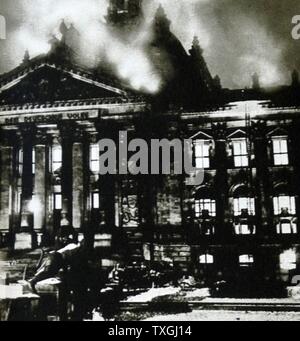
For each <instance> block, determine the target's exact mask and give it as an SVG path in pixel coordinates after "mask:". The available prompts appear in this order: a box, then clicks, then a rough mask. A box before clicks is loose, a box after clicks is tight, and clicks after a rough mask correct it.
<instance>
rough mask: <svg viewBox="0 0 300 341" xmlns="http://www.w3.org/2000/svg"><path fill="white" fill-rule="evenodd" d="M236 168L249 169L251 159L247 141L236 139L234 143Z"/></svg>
mask: <svg viewBox="0 0 300 341" xmlns="http://www.w3.org/2000/svg"><path fill="white" fill-rule="evenodd" d="M232 145H233V155H234V166H235V167H248V166H249V158H248V152H247V139H245V138H242V139H235V140H233V141H232Z"/></svg>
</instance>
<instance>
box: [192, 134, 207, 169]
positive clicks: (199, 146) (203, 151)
mask: <svg viewBox="0 0 300 341" xmlns="http://www.w3.org/2000/svg"><path fill="white" fill-rule="evenodd" d="M194 148H195V163H196V168H198V169H208V168H209V167H210V141H206V140H196V141H195V142H194Z"/></svg>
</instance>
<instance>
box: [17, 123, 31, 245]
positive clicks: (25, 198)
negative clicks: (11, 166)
mask: <svg viewBox="0 0 300 341" xmlns="http://www.w3.org/2000/svg"><path fill="white" fill-rule="evenodd" d="M21 133H22V148H23V174H22V200H21V223H20V230H19V231H18V232H17V233H16V234H15V246H14V247H15V249H16V250H24V249H31V248H32V246H33V243H32V238H33V214H32V213H33V212H32V207H31V203H32V191H33V174H32V147H33V141H34V137H35V129H34V128H33V127H32V126H24V127H22V131H21Z"/></svg>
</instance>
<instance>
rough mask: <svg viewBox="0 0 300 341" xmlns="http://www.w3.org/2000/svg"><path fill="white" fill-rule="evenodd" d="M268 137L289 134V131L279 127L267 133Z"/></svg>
mask: <svg viewBox="0 0 300 341" xmlns="http://www.w3.org/2000/svg"><path fill="white" fill-rule="evenodd" d="M267 136H268V137H278V136H288V132H287V131H286V130H284V129H282V128H281V127H278V128H276V129H274V130H272V131H271V132H269V133H268V134H267Z"/></svg>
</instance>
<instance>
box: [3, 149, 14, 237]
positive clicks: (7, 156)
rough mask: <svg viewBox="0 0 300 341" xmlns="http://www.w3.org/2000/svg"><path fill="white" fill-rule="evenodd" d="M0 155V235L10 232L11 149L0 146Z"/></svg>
mask: <svg viewBox="0 0 300 341" xmlns="http://www.w3.org/2000/svg"><path fill="white" fill-rule="evenodd" d="M0 154H1V192H0V233H1V234H2V233H8V232H9V230H10V215H11V213H12V212H11V208H12V202H11V199H12V185H11V184H12V175H13V147H12V146H5V145H1V146H0Z"/></svg>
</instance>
